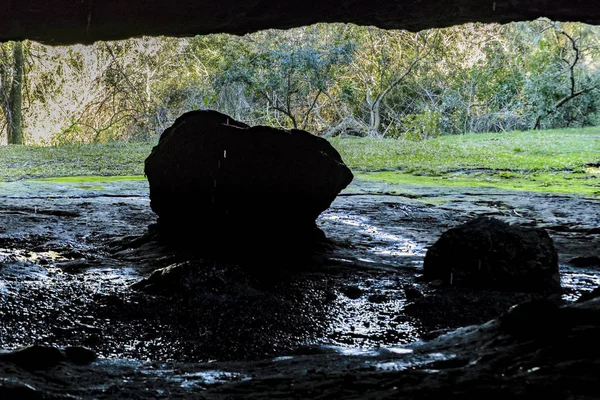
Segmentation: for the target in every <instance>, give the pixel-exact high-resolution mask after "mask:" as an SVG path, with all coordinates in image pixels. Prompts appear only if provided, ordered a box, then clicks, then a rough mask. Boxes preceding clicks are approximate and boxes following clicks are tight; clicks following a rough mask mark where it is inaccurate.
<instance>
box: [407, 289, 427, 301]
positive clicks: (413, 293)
mask: <svg viewBox="0 0 600 400" xmlns="http://www.w3.org/2000/svg"><path fill="white" fill-rule="evenodd" d="M404 295H405V296H406V301H415V300H418V299H421V298H423V293H421V291H420V290H418V289H416V288H414V287H406V288H404Z"/></svg>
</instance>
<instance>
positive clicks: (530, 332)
mask: <svg viewBox="0 0 600 400" xmlns="http://www.w3.org/2000/svg"><path fill="white" fill-rule="evenodd" d="M500 329H502V330H503V331H504V332H507V333H509V334H511V335H513V336H515V337H520V338H531V339H534V338H539V339H543V338H549V337H556V336H557V335H561V334H564V333H565V332H566V331H568V330H569V329H570V325H569V323H568V322H567V321H566V319H565V318H564V317H563V312H562V310H561V309H560V308H559V307H558V305H557V304H556V303H554V302H551V301H548V300H532V301H526V302H524V303H521V304H517V305H515V306H513V307H511V308H510V309H509V310H508V311H507V312H506V313H505V314H504V315H502V316H501V317H500Z"/></svg>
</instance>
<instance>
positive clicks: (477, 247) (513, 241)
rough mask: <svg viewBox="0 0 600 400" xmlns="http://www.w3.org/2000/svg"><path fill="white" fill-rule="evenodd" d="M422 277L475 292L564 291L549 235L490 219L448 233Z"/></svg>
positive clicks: (431, 253) (428, 256)
mask: <svg viewBox="0 0 600 400" xmlns="http://www.w3.org/2000/svg"><path fill="white" fill-rule="evenodd" d="M423 275H424V278H425V279H427V280H442V281H443V282H444V283H446V284H449V285H455V286H467V287H473V288H490V289H500V290H514V291H524V292H555V291H559V290H560V276H559V272H558V256H557V253H556V249H555V248H554V242H553V241H552V238H550V236H549V235H548V233H547V232H546V231H545V230H543V229H537V228H525V227H518V226H512V225H509V224H507V223H505V222H502V221H500V220H497V219H493V218H486V217H480V218H476V219H473V220H471V221H469V222H467V223H465V224H463V225H460V226H458V227H455V228H452V229H449V230H448V231H446V232H444V233H443V234H442V236H441V237H440V238H439V240H438V241H437V242H436V243H435V244H434V245H433V246H431V247H430V248H429V249H428V250H427V253H426V255H425V261H424V264H423Z"/></svg>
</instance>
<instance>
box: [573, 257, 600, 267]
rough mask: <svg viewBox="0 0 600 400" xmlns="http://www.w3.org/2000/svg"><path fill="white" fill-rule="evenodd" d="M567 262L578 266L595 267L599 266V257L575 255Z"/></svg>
mask: <svg viewBox="0 0 600 400" xmlns="http://www.w3.org/2000/svg"><path fill="white" fill-rule="evenodd" d="M569 264H571V265H572V266H574V267H578V268H586V267H587V268H589V267H595V268H600V257H597V256H588V257H575V258H572V259H571V260H569Z"/></svg>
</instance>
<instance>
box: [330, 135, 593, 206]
mask: <svg viewBox="0 0 600 400" xmlns="http://www.w3.org/2000/svg"><path fill="white" fill-rule="evenodd" d="M331 142H332V144H333V145H334V146H335V147H336V148H337V149H338V150H339V151H340V153H341V154H342V157H343V158H344V160H345V161H346V163H348V165H350V166H351V167H352V168H353V170H355V171H361V172H362V173H358V174H356V175H357V176H358V177H360V178H362V179H372V180H382V181H386V182H390V183H412V184H422V185H436V186H438V185H447V186H490V187H498V188H504V189H517V190H531V191H539V192H551V193H578V194H584V195H587V196H595V197H597V196H600V168H599V167H598V165H600V128H585V129H561V130H552V131H527V132H508V133H494V134H492V133H488V134H470V135H460V136H443V137H440V138H436V139H430V140H427V141H424V142H412V141H401V140H393V139H371V138H365V139H361V138H334V139H332V140H331Z"/></svg>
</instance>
